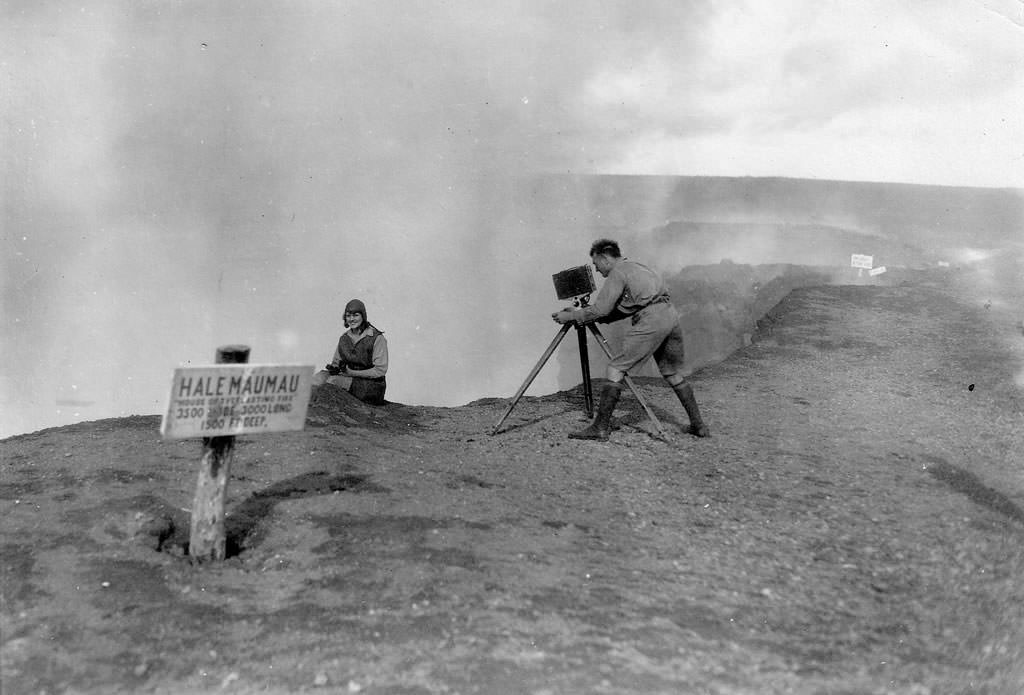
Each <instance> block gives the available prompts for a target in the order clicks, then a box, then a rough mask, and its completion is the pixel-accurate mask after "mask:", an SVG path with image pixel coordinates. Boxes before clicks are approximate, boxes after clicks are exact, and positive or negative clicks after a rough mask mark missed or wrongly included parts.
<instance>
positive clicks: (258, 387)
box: [160, 364, 313, 439]
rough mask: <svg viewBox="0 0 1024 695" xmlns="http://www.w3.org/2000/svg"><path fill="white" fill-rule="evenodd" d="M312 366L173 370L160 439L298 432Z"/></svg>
mask: <svg viewBox="0 0 1024 695" xmlns="http://www.w3.org/2000/svg"><path fill="white" fill-rule="evenodd" d="M312 378H313V366H312V365H260V364H218V365H215V366H213V365H211V366H208V367H181V368H178V369H175V370H174V379H173V381H172V382H171V393H170V397H169V398H168V402H167V410H166V411H165V412H164V414H163V420H162V422H161V424H160V434H161V435H162V436H163V438H164V439H188V438H192V437H216V436H223V435H236V434H258V433H262V432H285V431H290V430H301V429H302V428H303V425H304V424H305V421H306V410H307V408H308V406H309V394H310V388H311V384H312Z"/></svg>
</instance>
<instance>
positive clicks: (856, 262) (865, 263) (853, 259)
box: [850, 253, 875, 268]
mask: <svg viewBox="0 0 1024 695" xmlns="http://www.w3.org/2000/svg"><path fill="white" fill-rule="evenodd" d="M874 262H875V257H874V256H862V255H861V254H859V253H855V254H853V255H852V256H850V266H851V267H853V268H871V266H872V264H873V263H874Z"/></svg>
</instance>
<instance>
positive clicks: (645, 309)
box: [551, 239, 710, 441]
mask: <svg viewBox="0 0 1024 695" xmlns="http://www.w3.org/2000/svg"><path fill="white" fill-rule="evenodd" d="M590 260H591V261H593V263H594V268H596V269H597V272H599V273H600V274H601V275H602V277H604V278H605V281H604V284H603V285H602V286H601V290H600V291H599V292H598V293H597V297H595V299H594V302H593V304H590V305H588V306H584V307H582V308H579V309H571V308H566V309H562V310H561V311H556V312H555V313H553V314H551V318H552V319H554V320H555V322H557V323H560V324H565V323H569V322H571V321H575V322H577V323H580V324H587V323H591V322H594V321H597V322H600V323H609V322H612V321H618V320H621V319H629V321H630V327H629V329H628V331H627V332H626V336H625V338H624V339H623V342H622V348H621V350H620V351H619V353H618V354H617V355H614V356H613V358H612V360H611V361H610V362H609V363H608V371H607V377H608V381H609V384H608V385H607V386H605V388H604V391H602V393H601V402H600V404H599V405H598V407H597V415H596V417H595V418H594V421H593V422H592V423H591V424H590V425H589V426H588V427H586V428H584V429H582V430H579V431H578V432H570V433H569V437H570V438H572V439H596V440H600V441H605V440H607V439H608V436H609V434H610V433H611V417H612V412H613V411H614V410H615V404H616V403H617V402H618V400H619V396H620V395H621V393H622V380H623V379H624V378H625V376H626V374H627V373H628V372H629V370H630V369H632V368H634V367H636V366H637V365H640V364H643V363H644V361H646V360H647V358H648V357H651V356H653V357H654V361H655V362H656V363H657V365H658V371H659V372H660V373H661V375H662V377H664V378H665V381H667V382H668V383H669V384H670V385H671V386H672V388H673V390H675V392H676V395H677V396H678V397H679V402H680V403H682V404H683V408H684V409H685V410H686V415H687V416H688V417H689V418H690V428H689V432H690V434H693V435H695V436H697V437H707V436H708V435H709V434H710V432H709V431H708V428H707V425H705V424H704V421H703V420H702V419H701V416H700V410H699V409H698V407H697V400H696V398H695V397H694V395H693V387H692V386H690V384H688V383H687V382H686V378H685V377H684V376H683V375H682V369H683V333H682V330H681V329H680V327H679V312H678V311H676V308H675V307H674V306H673V305H672V302H671V301H670V300H669V295H668V289H667V288H666V286H665V281H664V280H663V279H662V278H661V276H660V275H658V273H656V272H654V271H653V270H651V269H650V268H648V267H647V266H645V265H642V264H640V263H636V262H634V261H630V260H627V259H625V258H623V257H622V253H621V251H620V250H619V244H618V242H616V241H612V240H611V239H598V240H597V241H595V242H594V243H593V244H592V245H591V247H590Z"/></svg>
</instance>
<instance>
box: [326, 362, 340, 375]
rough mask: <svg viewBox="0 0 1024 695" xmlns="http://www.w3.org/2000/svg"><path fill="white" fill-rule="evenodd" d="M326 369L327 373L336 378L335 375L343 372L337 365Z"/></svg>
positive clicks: (330, 365)
mask: <svg viewBox="0 0 1024 695" xmlns="http://www.w3.org/2000/svg"><path fill="white" fill-rule="evenodd" d="M324 369H326V370H327V373H328V374H330V375H331V376H334V375H335V374H338V373H339V372H341V368H340V367H338V365H336V364H329V365H327V366H326V367H324Z"/></svg>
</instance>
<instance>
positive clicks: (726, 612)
mask: <svg viewBox="0 0 1024 695" xmlns="http://www.w3.org/2000/svg"><path fill="white" fill-rule="evenodd" d="M955 289H956V287H955V283H954V282H950V281H948V280H947V279H943V278H939V279H938V280H937V281H934V282H929V281H915V282H914V283H913V284H906V285H903V286H894V287H827V288H810V289H803V290H797V291H795V292H794V293H793V294H791V295H790V296H789V297H787V298H786V300H785V301H783V302H782V303H781V304H780V305H779V306H777V307H776V308H775V309H774V310H773V311H772V312H771V314H770V315H769V317H767V318H766V319H765V320H763V321H762V322H761V324H760V326H761V332H760V333H759V335H757V336H756V337H755V342H754V344H752V345H750V346H749V347H746V348H744V349H743V350H741V351H740V352H738V353H736V354H735V355H733V356H732V357H731V358H730V359H729V360H727V361H726V362H724V363H722V364H719V365H717V366H714V367H711V368H708V369H705V370H703V371H702V372H700V373H699V374H696V375H694V378H693V382H694V386H695V389H696V391H697V394H698V398H699V399H700V401H701V403H702V406H703V408H704V410H705V414H706V417H707V420H708V421H709V423H710V425H711V428H712V431H713V435H714V436H713V437H712V438H711V439H708V440H697V439H694V438H692V437H689V436H687V435H683V434H681V433H680V432H681V428H682V426H683V425H684V424H685V416H684V415H683V413H682V409H681V408H680V407H679V406H678V404H677V403H676V402H675V400H674V397H673V395H672V392H671V391H670V390H668V389H666V388H665V387H663V386H662V385H661V384H660V383H658V382H657V381H647V380H644V381H643V382H642V385H641V388H642V389H643V392H644V394H645V396H646V397H647V398H648V399H649V401H650V402H651V403H652V404H653V405H654V407H655V410H656V412H657V414H658V415H659V417H660V418H661V419H662V421H663V422H664V423H665V424H666V426H667V427H668V429H669V430H671V434H670V436H669V440H668V441H663V440H661V439H658V438H656V437H654V436H652V434H651V426H650V424H649V422H648V421H647V419H646V418H645V416H644V414H643V412H642V410H640V408H639V406H638V404H637V403H636V401H635V399H633V398H632V396H626V397H624V398H623V401H622V402H621V403H620V406H619V409H618V410H617V415H618V416H619V425H620V429H619V430H618V431H617V432H616V433H615V434H614V435H613V438H612V441H611V442H609V443H591V442H575V441H570V440H568V439H566V438H565V433H566V432H567V431H568V430H570V429H573V428H576V427H579V426H581V425H582V424H583V420H582V415H581V407H580V396H579V393H578V392H577V391H573V392H567V393H561V394H556V395H553V396H547V397H542V398H531V397H527V398H524V399H523V400H522V401H521V402H520V403H519V405H518V406H517V408H516V409H515V411H514V412H513V414H512V416H511V417H510V418H509V419H508V421H507V422H506V423H505V428H504V431H503V432H501V433H499V434H497V435H495V436H490V435H489V434H488V431H489V430H490V428H491V427H492V425H493V424H494V423H495V422H496V421H497V419H498V418H499V417H500V416H501V414H502V412H503V410H504V408H505V405H506V401H504V400H500V399H493V400H486V401H480V402H477V403H474V404H471V405H469V406H465V407H461V408H413V407H407V406H402V405H397V404H393V405H389V406H386V407H384V408H370V407H367V406H363V405H361V404H359V403H357V402H354V401H353V400H352V399H350V398H348V396H347V395H346V394H341V393H338V392H336V391H320V392H318V393H317V394H315V396H314V401H313V404H312V406H311V409H310V417H309V423H308V427H307V429H306V430H305V431H304V432H302V433H291V434H279V435H269V436H264V437H259V438H255V437H252V438H239V443H238V448H237V454H236V458H235V461H234V464H233V469H232V470H233V478H232V483H231V488H230V491H229V494H230V506H229V509H230V517H229V520H228V521H229V532H230V546H231V552H232V557H231V559H229V560H228V561H226V562H224V563H223V564H220V565H216V566H210V565H207V566H202V567H193V566H192V565H190V564H189V562H188V559H187V557H184V556H183V551H184V548H183V545H184V544H185V543H186V541H187V526H188V512H187V508H188V506H189V504H190V503H191V498H192V494H193V487H194V484H195V476H196V471H197V468H198V461H199V456H200V446H199V444H198V442H193V441H187V442H163V441H161V440H160V438H159V434H158V431H157V430H158V420H157V418H154V417H134V418H127V419H117V420H105V421H99V422H94V423H84V424H80V425H75V426H70V427H63V428H59V429H52V430H45V431H42V432H38V433H34V434H30V435H24V436H19V437H13V438H10V439H7V440H4V441H2V442H0V460H2V482H0V518H2V519H3V523H2V534H0V542H2V547H0V552H2V568H3V582H2V604H0V620H2V633H3V634H2V639H3V643H2V652H0V656H2V662H0V669H2V670H0V676H2V684H3V692H4V693H10V694H13V693H117V692H123V693H206V692H210V693H214V692H215V693H292V692H331V693H337V692H340V693H356V692H360V693H405V694H414V693H415V694H427V693H533V694H535V695H541V694H545V693H547V694H554V693H719V694H740V693H743V694H751V695H753V694H759V695H760V694H764V693H808V694H810V693H837V694H838V693H844V694H846V693H849V694H853V693H899V694H905V695H925V694H934V695H939V694H946V693H990V694H999V695H1002V694H1006V695H1010V694H1016V693H1019V692H1024V582H1022V581H1021V579H1020V578H1021V577H1022V576H1024V479H1022V474H1021V469H1020V464H1019V459H1020V451H1021V449H1022V447H1021V444H1022V441H1021V440H1022V437H1024V434H1022V433H1024V416H1022V413H1024V403H1022V398H1021V392H1020V390H1019V388H1018V387H1017V386H1015V385H1014V382H1013V379H1014V376H1015V372H1016V369H1017V368H1016V367H1015V366H1014V362H1013V358H1014V354H1013V352H1012V350H1013V347H1012V345H1013V343H1012V342H1009V341H1011V338H1012V336H1011V335H1010V334H1011V333H1012V331H1013V330H1016V331H1017V334H1018V335H1019V333H1020V329H1019V328H1016V329H1014V327H1013V326H1012V325H1010V324H1008V323H1007V321H1006V320H1005V319H1006V317H1005V316H1003V315H999V316H998V317H997V315H996V314H994V313H993V312H992V311H990V310H989V309H986V308H985V307H984V306H982V305H981V303H980V302H976V301H973V300H968V299H959V300H958V299H955V296H957V295H955V294H954V292H953V290H955Z"/></svg>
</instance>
